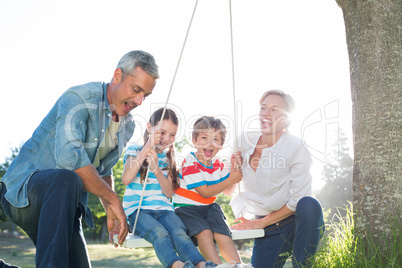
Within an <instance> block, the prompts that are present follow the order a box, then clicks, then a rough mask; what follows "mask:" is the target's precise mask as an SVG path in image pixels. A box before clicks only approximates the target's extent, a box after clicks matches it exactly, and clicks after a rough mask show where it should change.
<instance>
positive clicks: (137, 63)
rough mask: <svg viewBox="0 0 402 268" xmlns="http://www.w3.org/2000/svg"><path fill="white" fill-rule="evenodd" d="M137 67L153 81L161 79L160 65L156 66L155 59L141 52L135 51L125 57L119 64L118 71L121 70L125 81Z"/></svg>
mask: <svg viewBox="0 0 402 268" xmlns="http://www.w3.org/2000/svg"><path fill="white" fill-rule="evenodd" d="M136 67H140V68H141V69H142V70H144V71H145V72H146V73H147V74H149V75H150V76H151V77H152V78H153V79H158V78H159V73H158V65H156V63H155V59H154V57H153V56H152V55H151V54H149V53H147V52H145V51H141V50H133V51H130V52H128V53H127V54H126V55H124V56H123V57H122V58H121V59H120V61H119V63H118V64H117V67H116V69H117V68H120V69H121V71H122V73H123V79H124V77H125V76H126V75H127V74H132V72H133V71H134V69H135V68H136Z"/></svg>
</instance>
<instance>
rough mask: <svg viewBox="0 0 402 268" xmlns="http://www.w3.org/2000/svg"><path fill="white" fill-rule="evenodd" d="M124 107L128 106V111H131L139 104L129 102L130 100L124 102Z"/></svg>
mask: <svg viewBox="0 0 402 268" xmlns="http://www.w3.org/2000/svg"><path fill="white" fill-rule="evenodd" d="M124 107H125V108H126V110H127V111H129V112H130V111H131V110H132V109H134V108H135V107H137V105H135V104H129V103H128V102H125V103H124Z"/></svg>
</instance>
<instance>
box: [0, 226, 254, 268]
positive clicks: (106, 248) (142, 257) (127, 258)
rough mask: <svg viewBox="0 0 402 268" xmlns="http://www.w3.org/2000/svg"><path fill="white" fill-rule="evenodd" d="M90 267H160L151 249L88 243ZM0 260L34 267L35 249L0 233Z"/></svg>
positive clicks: (245, 256) (247, 259) (247, 255)
mask: <svg viewBox="0 0 402 268" xmlns="http://www.w3.org/2000/svg"><path fill="white" fill-rule="evenodd" d="M88 251H89V255H90V258H91V263H92V267H102V268H109V267H122V268H124V267H136V268H137V267H140V268H141V267H144V268H145V267H150V268H156V267H162V266H161V264H160V262H159V260H158V259H157V257H156V255H155V252H154V251H153V249H152V248H141V249H127V248H121V247H120V248H114V246H113V245H111V244H95V243H91V242H89V243H88ZM240 255H241V257H242V259H243V262H245V263H249V262H250V258H251V252H245V251H241V252H240ZM0 258H1V259H4V261H5V262H8V263H10V264H13V265H17V266H20V267H22V268H34V267H35V247H34V245H33V244H32V242H31V240H30V239H29V238H26V237H22V236H20V237H14V236H10V235H4V234H1V233H0Z"/></svg>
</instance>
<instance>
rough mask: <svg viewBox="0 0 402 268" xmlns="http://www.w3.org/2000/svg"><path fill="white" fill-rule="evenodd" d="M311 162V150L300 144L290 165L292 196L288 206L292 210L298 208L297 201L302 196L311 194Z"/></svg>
mask: <svg viewBox="0 0 402 268" xmlns="http://www.w3.org/2000/svg"><path fill="white" fill-rule="evenodd" d="M311 164H312V159H311V156H310V154H309V152H308V151H307V150H306V149H305V148H304V147H303V146H300V147H299V148H298V149H297V151H296V152H295V154H294V158H293V161H292V164H291V167H290V182H291V184H290V197H289V199H288V202H287V203H286V206H287V207H288V208H289V209H290V210H292V211H295V210H296V206H297V202H299V200H300V199H301V198H302V197H304V196H310V195H311V183H312V177H311V173H310V166H311Z"/></svg>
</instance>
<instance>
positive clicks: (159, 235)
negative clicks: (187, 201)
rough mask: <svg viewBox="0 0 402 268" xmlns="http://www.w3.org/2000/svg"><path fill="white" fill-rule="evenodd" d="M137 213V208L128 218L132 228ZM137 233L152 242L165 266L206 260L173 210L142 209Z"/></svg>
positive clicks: (136, 229) (195, 263)
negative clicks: (180, 262) (177, 262)
mask: <svg viewBox="0 0 402 268" xmlns="http://www.w3.org/2000/svg"><path fill="white" fill-rule="evenodd" d="M136 215H137V210H136V211H135V212H134V213H133V214H131V215H130V216H129V218H128V219H129V222H130V228H131V229H132V228H133V227H134V221H135V217H136ZM135 233H136V234H138V235H140V236H141V237H142V238H144V239H145V240H147V241H148V242H150V243H152V245H153V247H154V250H155V253H156V255H157V256H158V259H159V260H160V262H161V263H162V265H163V266H164V267H171V266H172V264H173V263H175V262H176V261H182V262H185V261H191V262H192V263H193V264H194V265H197V264H198V263H200V262H203V261H205V259H204V257H202V255H201V253H200V252H199V251H198V249H197V248H196V246H195V245H194V244H193V241H192V240H191V238H190V237H189V236H188V235H187V228H186V226H185V225H184V223H183V222H182V221H181V220H180V218H179V216H177V215H176V213H174V212H173V211H168V210H146V209H144V210H141V211H140V215H139V216H138V221H137V226H136V228H135ZM176 252H177V254H179V256H180V257H179V256H177V254H176Z"/></svg>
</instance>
